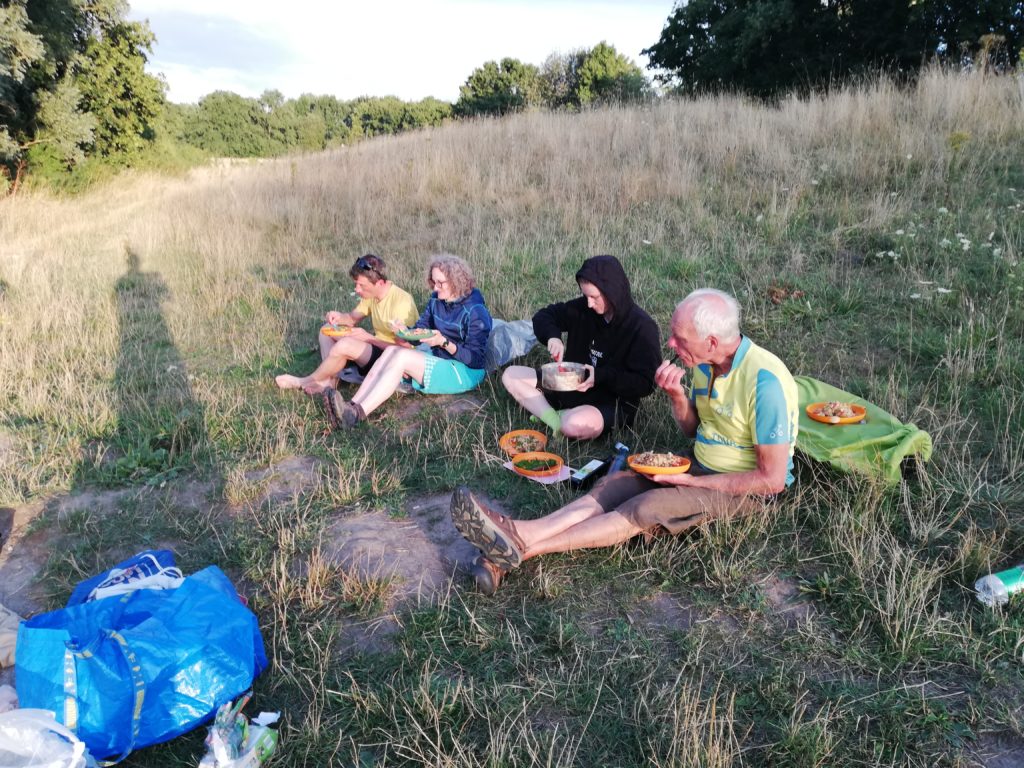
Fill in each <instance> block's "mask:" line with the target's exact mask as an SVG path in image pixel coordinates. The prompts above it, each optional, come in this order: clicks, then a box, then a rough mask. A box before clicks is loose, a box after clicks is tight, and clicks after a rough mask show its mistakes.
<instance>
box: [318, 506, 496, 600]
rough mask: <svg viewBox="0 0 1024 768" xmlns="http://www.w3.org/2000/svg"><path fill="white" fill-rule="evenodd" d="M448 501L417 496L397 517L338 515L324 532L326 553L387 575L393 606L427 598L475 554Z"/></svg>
mask: <svg viewBox="0 0 1024 768" xmlns="http://www.w3.org/2000/svg"><path fill="white" fill-rule="evenodd" d="M450 501H451V495H450V494H448V493H444V494H436V495H433V496H425V497H419V498H417V499H414V500H412V501H410V502H409V503H408V504H407V505H406V507H405V513H406V516H405V517H399V518H394V517H390V516H388V515H387V514H386V513H384V512H381V511H378V510H375V511H372V512H368V513H366V514H362V515H354V516H346V517H343V518H341V519H339V520H337V521H336V522H334V523H333V524H332V525H331V526H330V527H329V528H328V530H327V536H328V538H329V543H328V546H327V547H326V550H327V551H326V552H325V556H326V557H327V558H328V559H329V560H330V561H331V562H334V563H337V564H338V565H340V566H341V567H343V568H345V569H346V570H348V571H349V572H355V573H359V574H360V575H362V576H370V577H374V578H388V579H392V580H393V581H394V582H395V590H394V593H393V595H394V601H395V602H396V603H397V604H402V603H406V602H408V601H409V600H427V601H432V600H434V599H435V598H436V597H437V595H438V594H443V593H447V591H448V587H449V584H450V583H451V580H452V578H453V577H454V576H455V574H456V572H457V571H458V570H459V569H461V570H463V571H465V570H467V569H468V567H469V565H470V563H472V561H473V558H474V557H476V555H477V554H479V553H478V552H477V549H476V548H475V547H474V546H473V545H471V544H470V543H469V542H467V541H466V540H465V539H463V538H462V536H461V535H459V532H458V531H457V530H455V526H454V525H452V521H451V516H450V515H449V512H448V508H449V503H450Z"/></svg>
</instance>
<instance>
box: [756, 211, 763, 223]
mask: <svg viewBox="0 0 1024 768" xmlns="http://www.w3.org/2000/svg"><path fill="white" fill-rule="evenodd" d="M754 221H764V214H763V213H759V214H757V218H756V219H754Z"/></svg>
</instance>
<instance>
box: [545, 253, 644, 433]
mask: <svg viewBox="0 0 1024 768" xmlns="http://www.w3.org/2000/svg"><path fill="white" fill-rule="evenodd" d="M580 280H585V281H587V282H588V283H593V285H594V286H596V287H597V289H598V290H599V291H601V293H602V294H603V295H604V298H605V300H606V301H607V302H608V303H609V304H610V305H611V309H612V313H613V314H612V319H611V322H607V321H605V319H604V317H602V316H601V315H599V314H597V313H596V312H594V311H593V310H592V309H590V308H589V307H587V299H586V297H585V296H581V297H580V298H578V299H573V300H572V301H566V302H562V303H560V304H550V305H548V306H546V307H544V309H542V310H540V311H539V312H537V314H535V315H534V316H533V332H534V334H535V335H536V336H537V341H539V342H540V343H541V344H547V343H548V341H549V340H550V339H553V338H561V335H562V333H567V334H568V336H567V337H566V341H565V356H564V357H563V359H564V360H566V361H567V362H572V363H589V364H591V365H593V366H594V387H593V388H592V389H590V390H588V391H587V392H559V393H558V394H557V396H556V397H554V398H549V399H552V400H554V401H556V402H552V405H555V407H558V408H575V407H576V406H579V405H600V404H616V405H618V406H619V407H620V408H621V409H622V412H623V414H624V415H625V417H626V420H627V422H630V421H632V419H633V416H634V415H635V414H636V410H637V407H638V406H639V404H640V398H642V397H646V396H647V395H649V394H651V392H653V391H654V372H655V371H656V370H657V369H658V366H659V365H660V364H661V334H660V332H659V331H658V324H657V323H655V322H654V320H652V319H651V317H650V315H648V314H647V313H646V312H644V311H643V310H642V309H640V307H638V306H637V305H636V304H634V303H633V295H632V293H631V292H630V289H629V278H627V277H626V273H625V271H624V270H623V269H622V264H620V263H619V260H618V259H617V258H615V257H614V256H593V257H591V258H589V259H587V260H586V261H584V262H583V266H582V267H580V271H579V272H577V273H576V281H577V282H579V281H580Z"/></svg>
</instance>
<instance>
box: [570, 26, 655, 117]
mask: <svg viewBox="0 0 1024 768" xmlns="http://www.w3.org/2000/svg"><path fill="white" fill-rule="evenodd" d="M577 78H578V85H577V90H576V93H577V100H578V101H579V103H580V104H594V103H602V102H612V101H615V102H624V101H636V100H638V99H641V98H643V97H644V96H646V95H647V92H648V85H647V79H646V78H645V77H644V73H643V71H642V70H641V69H640V67H638V66H637V65H636V64H634V63H633V62H632V61H630V60H629V59H627V58H626V57H625V56H623V55H622V54H621V53H619V52H618V51H616V50H615V48H614V46H611V45H608V44H607V43H605V42H604V41H602V42H600V43H598V44H597V45H595V46H594V47H593V49H592V50H591V51H590V52H589V53H587V55H586V56H585V57H584V58H583V61H582V63H581V64H580V66H579V68H578V70H577Z"/></svg>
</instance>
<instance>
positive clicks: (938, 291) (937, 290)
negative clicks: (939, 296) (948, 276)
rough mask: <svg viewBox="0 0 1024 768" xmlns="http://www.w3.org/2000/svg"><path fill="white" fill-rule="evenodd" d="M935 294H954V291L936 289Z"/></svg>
mask: <svg viewBox="0 0 1024 768" xmlns="http://www.w3.org/2000/svg"><path fill="white" fill-rule="evenodd" d="M935 292H936V293H952V291H951V290H949V288H936V289H935Z"/></svg>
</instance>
